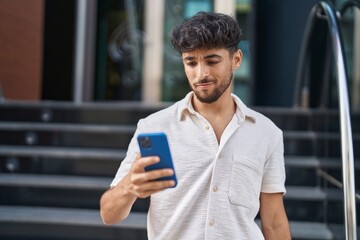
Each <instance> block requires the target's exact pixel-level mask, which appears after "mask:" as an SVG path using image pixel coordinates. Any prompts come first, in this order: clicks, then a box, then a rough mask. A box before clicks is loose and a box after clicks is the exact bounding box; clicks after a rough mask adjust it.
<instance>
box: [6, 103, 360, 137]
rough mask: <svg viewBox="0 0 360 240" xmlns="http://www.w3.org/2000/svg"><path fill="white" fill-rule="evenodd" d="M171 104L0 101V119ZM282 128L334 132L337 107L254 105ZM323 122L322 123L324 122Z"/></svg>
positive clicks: (96, 119)
mask: <svg viewBox="0 0 360 240" xmlns="http://www.w3.org/2000/svg"><path fill="white" fill-rule="evenodd" d="M170 104H171V103H159V104H147V103H144V102H93V103H82V104H74V103H72V102H58V101H56V102H53V101H41V102H30V101H5V102H1V103H0V121H22V122H54V123H89V124H104V123H105V124H115V125H117V124H136V123H137V121H138V120H139V119H140V118H144V117H146V116H148V115H149V114H151V113H153V112H155V111H158V110H160V109H163V108H165V107H167V106H169V105H170ZM254 110H256V111H258V112H261V113H263V114H264V115H266V116H267V117H269V118H270V119H271V120H273V121H274V122H275V124H277V125H278V126H279V127H280V128H281V129H283V130H291V129H292V130H317V131H327V130H330V131H338V129H339V114H338V111H337V110H329V109H301V108H277V107H254ZM352 122H353V128H354V130H355V131H356V132H360V124H359V123H360V113H359V112H355V113H353V114H352ZM325 123H326V124H325Z"/></svg>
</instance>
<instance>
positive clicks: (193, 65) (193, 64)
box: [186, 62, 197, 67]
mask: <svg viewBox="0 0 360 240" xmlns="http://www.w3.org/2000/svg"><path fill="white" fill-rule="evenodd" d="M196 64H197V63H196V62H187V63H186V65H187V66H189V67H195V66H196Z"/></svg>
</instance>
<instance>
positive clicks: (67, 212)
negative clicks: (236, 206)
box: [0, 206, 334, 240]
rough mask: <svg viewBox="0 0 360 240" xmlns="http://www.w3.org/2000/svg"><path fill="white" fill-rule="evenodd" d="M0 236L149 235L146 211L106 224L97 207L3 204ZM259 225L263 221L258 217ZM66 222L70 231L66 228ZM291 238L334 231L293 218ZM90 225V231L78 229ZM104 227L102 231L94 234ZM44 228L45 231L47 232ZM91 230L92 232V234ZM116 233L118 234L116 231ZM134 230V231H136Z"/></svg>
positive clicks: (322, 236)
mask: <svg viewBox="0 0 360 240" xmlns="http://www.w3.org/2000/svg"><path fill="white" fill-rule="evenodd" d="M0 223H1V224H0V237H1V236H28V237H29V236H41V237H45V236H47V237H62V238H63V239H68V238H71V239H76V238H87V239H119V236H121V235H118V234H119V233H121V230H122V229H130V230H136V231H137V233H138V234H137V236H138V237H137V238H134V239H138V240H142V239H147V238H146V235H143V234H141V237H140V236H139V233H143V232H146V213H130V215H129V217H128V218H127V219H126V220H124V221H123V222H121V223H118V224H116V225H113V226H105V225H104V224H103V223H102V221H101V219H100V216H99V212H98V210H88V209H67V208H46V207H24V206H0ZM257 223H258V224H259V225H260V221H259V220H257ZM26 224H27V225H31V226H34V227H33V228H31V229H22V228H19V227H21V226H24V225H26ZM44 225H46V226H49V225H50V226H52V227H53V228H52V229H53V231H46V229H45V228H44V230H43V231H37V230H38V229H41V227H43V226H44ZM64 226H67V227H68V230H70V231H63V228H64ZM290 227H291V233H292V238H293V239H294V240H296V239H299V240H300V239H312V240H328V239H329V240H330V239H334V238H333V233H332V232H331V231H330V229H329V227H327V225H326V224H324V223H310V222H299V221H290ZM82 228H87V229H88V231H79V229H82ZM99 229H102V230H103V231H101V233H102V234H94V232H96V231H100V230H99ZM44 231H45V232H44ZM89 233H91V234H89ZM115 233H117V234H115ZM134 234H135V233H134ZM129 237H130V236H129Z"/></svg>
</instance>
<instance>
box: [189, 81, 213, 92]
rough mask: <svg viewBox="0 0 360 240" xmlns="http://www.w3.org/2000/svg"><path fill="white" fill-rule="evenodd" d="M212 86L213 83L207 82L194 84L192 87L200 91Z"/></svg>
mask: <svg viewBox="0 0 360 240" xmlns="http://www.w3.org/2000/svg"><path fill="white" fill-rule="evenodd" d="M212 85H214V81H207V82H199V83H195V84H194V86H195V87H196V88H200V89H202V90H204V89H208V88H210V87H211V86H212Z"/></svg>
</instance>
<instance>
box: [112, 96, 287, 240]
mask: <svg viewBox="0 0 360 240" xmlns="http://www.w3.org/2000/svg"><path fill="white" fill-rule="evenodd" d="M192 96H193V93H192V92H190V93H189V94H188V95H187V96H186V97H185V98H184V99H183V100H181V101H179V102H177V103H175V104H174V105H172V106H170V107H168V108H166V109H164V110H161V111H159V112H157V113H154V114H152V115H150V116H148V117H147V118H145V119H142V120H140V121H139V123H138V128H137V130H136V132H135V135H134V138H133V139H132V140H131V143H130V145H129V148H128V152H127V156H126V158H125V159H124V160H123V162H122V163H121V166H120V168H119V170H118V172H117V174H116V177H115V179H114V180H113V182H112V183H111V186H115V185H116V184H117V183H118V182H119V181H120V180H121V179H122V178H123V177H124V175H125V174H126V173H127V172H128V171H129V168H130V166H131V164H132V162H133V161H134V159H135V156H136V153H137V152H139V147H138V145H137V142H136V137H137V135H138V134H139V133H143V132H165V133H166V134H167V136H168V140H169V145H170V150H171V154H172V158H173V161H174V167H175V171H176V175H177V179H178V185H177V186H176V187H175V188H169V189H166V190H164V191H162V192H159V193H156V194H153V195H152V196H151V201H150V208H149V212H148V221H147V225H148V228H147V230H148V237H149V239H156V240H177V239H179V240H180V239H181V240H191V239H194V240H203V239H209V240H210V239H211V240H219V239H222V240H223V239H229V240H230V239H242V240H243V239H251V240H256V239H264V237H263V235H262V233H261V230H260V229H259V227H258V225H257V224H256V223H255V221H254V219H255V217H256V215H257V213H258V211H259V205H260V204H259V197H260V192H266V193H275V192H283V193H285V187H284V183H285V168H284V157H283V137H282V131H281V130H280V129H279V128H277V127H276V126H275V125H274V124H273V123H272V122H271V121H270V120H269V119H268V118H266V117H265V116H263V115H261V114H260V113H257V112H255V111H253V110H251V109H249V108H247V107H246V106H245V104H244V103H242V101H241V100H240V99H239V98H238V97H236V96H235V95H233V99H234V101H235V103H236V105H237V109H236V113H235V114H234V116H233V118H232V120H231V121H230V123H229V124H228V126H227V127H226V129H225V130H224V132H223V134H222V136H221V139H220V143H218V141H217V139H216V135H215V133H214V131H213V129H212V127H211V125H210V124H209V122H208V121H207V120H206V119H205V118H204V117H202V116H201V115H200V114H199V113H197V112H196V111H195V110H194V109H193V107H192V105H191V98H192Z"/></svg>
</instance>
